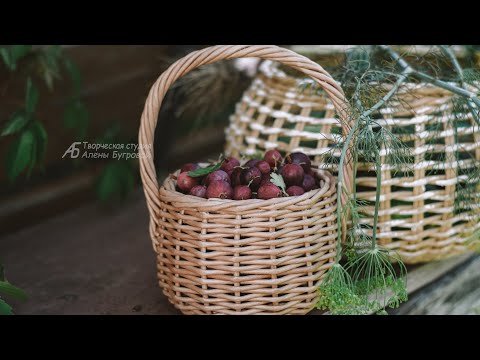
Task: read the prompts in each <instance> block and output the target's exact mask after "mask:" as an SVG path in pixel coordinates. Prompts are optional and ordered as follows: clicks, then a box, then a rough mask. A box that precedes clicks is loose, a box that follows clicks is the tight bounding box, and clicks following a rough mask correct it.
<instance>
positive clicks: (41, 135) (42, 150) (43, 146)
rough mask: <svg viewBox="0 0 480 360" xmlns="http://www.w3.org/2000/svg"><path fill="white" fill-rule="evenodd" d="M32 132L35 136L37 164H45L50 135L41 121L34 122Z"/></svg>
mask: <svg viewBox="0 0 480 360" xmlns="http://www.w3.org/2000/svg"><path fill="white" fill-rule="evenodd" d="M31 130H32V132H33V135H34V136H35V140H36V141H35V144H36V146H37V148H36V158H37V162H43V160H44V159H45V154H46V152H47V145H48V134H47V131H46V130H45V127H44V126H43V124H42V123H41V122H40V121H34V122H33V123H32V125H31Z"/></svg>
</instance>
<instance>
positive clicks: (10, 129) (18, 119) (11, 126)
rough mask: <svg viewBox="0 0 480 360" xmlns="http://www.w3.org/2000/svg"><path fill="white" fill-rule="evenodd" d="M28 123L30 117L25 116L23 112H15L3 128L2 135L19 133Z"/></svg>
mask: <svg viewBox="0 0 480 360" xmlns="http://www.w3.org/2000/svg"><path fill="white" fill-rule="evenodd" d="M27 123H28V117H27V116H25V114H24V113H23V112H20V111H18V112H15V113H14V114H13V115H12V117H11V118H10V120H9V121H8V123H7V125H5V127H4V128H3V130H2V133H1V134H0V136H8V135H13V134H16V133H18V132H19V131H20V130H22V129H23V128H24V127H25V125H27Z"/></svg>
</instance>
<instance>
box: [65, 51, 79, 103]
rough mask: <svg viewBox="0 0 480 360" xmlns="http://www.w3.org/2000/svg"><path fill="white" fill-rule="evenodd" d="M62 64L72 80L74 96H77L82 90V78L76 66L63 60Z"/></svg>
mask: <svg viewBox="0 0 480 360" xmlns="http://www.w3.org/2000/svg"><path fill="white" fill-rule="evenodd" d="M63 63H64V65H65V70H66V71H67V73H68V75H69V76H70V79H71V80H72V84H73V90H74V93H75V96H79V95H80V90H81V88H82V76H81V74H80V71H79V70H78V67H77V65H75V64H74V63H73V62H72V61H71V60H70V59H65V60H64V62H63Z"/></svg>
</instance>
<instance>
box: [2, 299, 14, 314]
mask: <svg viewBox="0 0 480 360" xmlns="http://www.w3.org/2000/svg"><path fill="white" fill-rule="evenodd" d="M0 315H13V311H12V307H11V306H10V305H8V304H7V303H6V302H5V301H3V300H2V299H0Z"/></svg>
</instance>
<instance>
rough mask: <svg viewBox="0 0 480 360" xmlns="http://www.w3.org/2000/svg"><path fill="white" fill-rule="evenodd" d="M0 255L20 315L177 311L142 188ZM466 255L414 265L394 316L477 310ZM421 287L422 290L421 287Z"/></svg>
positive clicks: (15, 241) (69, 217)
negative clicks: (164, 284) (167, 293)
mask: <svg viewBox="0 0 480 360" xmlns="http://www.w3.org/2000/svg"><path fill="white" fill-rule="evenodd" d="M0 259H1V261H2V262H3V263H4V265H5V268H6V270H7V276H8V278H9V279H10V281H11V282H12V283H14V284H16V285H18V286H20V287H22V288H24V289H25V290H26V291H27V292H28V293H29V294H30V300H29V301H28V302H26V303H23V304H22V303H18V304H17V303H15V310H16V312H17V313H18V314H150V315H159V314H166V315H172V314H179V313H178V312H177V311H176V310H175V309H174V308H173V307H172V306H171V305H170V304H168V302H167V301H166V299H165V297H164V296H163V294H162V293H161V290H160V288H159V287H158V285H157V279H156V272H155V270H156V263H155V255H154V252H153V249H152V246H151V243H150V238H149V234H148V213H147V209H146V206H145V202H144V198H143V193H142V192H141V190H140V189H138V190H137V191H136V192H135V194H133V195H132V196H131V198H130V199H129V200H128V202H126V203H123V204H118V205H116V206H114V207H109V208H105V207H101V206H99V205H97V204H89V205H84V206H82V207H79V208H78V209H76V210H74V211H71V212H68V213H65V214H63V215H61V216H58V217H56V218H52V219H50V220H48V221H45V222H43V223H41V224H38V225H36V226H33V227H30V228H27V229H24V230H22V231H19V232H16V233H14V234H11V235H8V236H4V237H3V238H0ZM471 259H472V257H471V256H462V257H458V258H454V259H450V260H446V261H442V262H437V263H432V264H428V265H425V266H422V267H418V268H416V269H415V270H412V271H411V272H410V274H409V285H408V288H409V292H410V293H414V295H413V296H412V299H411V301H410V302H409V303H408V304H407V305H404V306H403V307H402V308H400V309H399V310H398V311H397V312H396V313H398V314H409V313H413V314H416V313H429V314H430V313H432V314H436V313H447V314H450V313H474V312H475V311H477V310H478V309H477V307H480V304H479V299H480V293H479V289H480V286H479V285H480V260H479V259H477V258H475V261H474V262H472V260H471ZM469 262H470V263H471V265H469V266H467V267H466V268H465V266H464V265H462V264H465V263H469ZM459 267H460V270H461V271H460V272H459V273H455V271H453V270H455V269H456V268H457V269H458V268H459ZM452 271H453V272H452ZM454 273H455V274H456V275H454V276H453V275H452V276H453V277H450V275H448V276H447V277H446V278H444V279H446V280H444V279H442V277H444V276H445V275H446V274H454ZM439 279H441V280H440V283H439V282H438V281H439ZM432 283H433V285H431V284H432ZM437 283H439V284H440V285H435V284H437ZM429 284H430V286H427V285H429ZM426 286H427V289H428V291H427V292H425V290H422V289H424V288H425V287H426ZM430 287H432V288H430ZM422 294H425V295H422ZM319 314H321V313H320V312H318V311H314V312H312V315H319Z"/></svg>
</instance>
